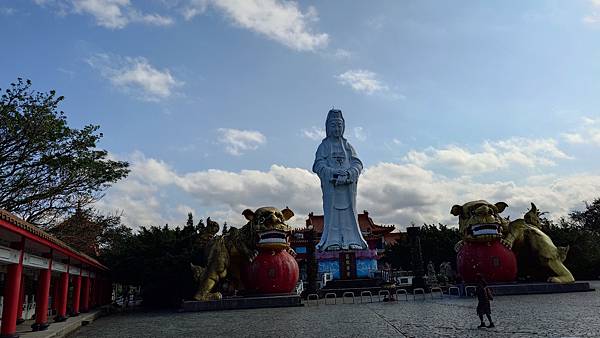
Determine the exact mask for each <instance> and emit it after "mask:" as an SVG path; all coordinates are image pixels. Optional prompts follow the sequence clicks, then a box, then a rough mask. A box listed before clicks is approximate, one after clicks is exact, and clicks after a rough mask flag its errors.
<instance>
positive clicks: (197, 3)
mask: <svg viewBox="0 0 600 338" xmlns="http://www.w3.org/2000/svg"><path fill="white" fill-rule="evenodd" d="M209 1H210V0H190V1H189V2H188V3H187V4H186V5H185V6H184V7H183V8H182V9H181V14H182V15H183V17H184V19H185V20H191V19H193V18H194V17H195V16H197V15H200V14H202V13H204V12H205V11H206V9H207V8H208V3H209Z"/></svg>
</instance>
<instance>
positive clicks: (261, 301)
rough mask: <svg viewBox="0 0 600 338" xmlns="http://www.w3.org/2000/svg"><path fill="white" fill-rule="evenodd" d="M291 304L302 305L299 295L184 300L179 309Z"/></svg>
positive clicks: (186, 310) (218, 308) (232, 308)
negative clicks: (200, 300) (202, 300)
mask: <svg viewBox="0 0 600 338" xmlns="http://www.w3.org/2000/svg"><path fill="white" fill-rule="evenodd" d="M293 306H303V305H302V300H301V299H300V296H298V295H273V296H261V297H231V298H223V299H221V300H211V301H206V302H199V301H184V302H183V303H182V307H181V310H182V311H183V312H199V311H220V310H240V309H257V308H267V307H293Z"/></svg>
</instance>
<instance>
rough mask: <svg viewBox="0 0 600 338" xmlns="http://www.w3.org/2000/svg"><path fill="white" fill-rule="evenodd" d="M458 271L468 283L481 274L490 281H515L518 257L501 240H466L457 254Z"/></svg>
mask: <svg viewBox="0 0 600 338" xmlns="http://www.w3.org/2000/svg"><path fill="white" fill-rule="evenodd" d="M456 263H457V266H458V272H459V273H460V275H461V276H462V278H463V280H464V281H465V282H467V283H475V282H477V274H478V273H479V274H481V275H482V276H483V277H484V278H485V280H486V281H487V282H488V283H506V282H514V280H515V278H516V277H517V259H516V257H515V254H514V253H513V252H512V251H511V250H509V249H507V248H506V247H505V246H504V245H502V243H500V241H499V240H495V241H491V242H464V244H463V246H462V248H461V249H460V251H459V252H458V254H457V256H456Z"/></svg>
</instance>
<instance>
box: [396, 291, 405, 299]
mask: <svg viewBox="0 0 600 338" xmlns="http://www.w3.org/2000/svg"><path fill="white" fill-rule="evenodd" d="M401 293H403V294H404V296H406V300H408V292H407V291H406V290H405V289H397V290H396V299H397V300H400V294H401Z"/></svg>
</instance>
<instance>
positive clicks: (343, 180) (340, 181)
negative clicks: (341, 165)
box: [335, 176, 350, 185]
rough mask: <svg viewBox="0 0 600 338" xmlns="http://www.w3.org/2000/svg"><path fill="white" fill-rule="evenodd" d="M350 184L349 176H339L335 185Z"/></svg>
mask: <svg viewBox="0 0 600 338" xmlns="http://www.w3.org/2000/svg"><path fill="white" fill-rule="evenodd" d="M348 183H350V182H349V181H348V176H338V178H337V180H336V181H335V185H342V184H348Z"/></svg>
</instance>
